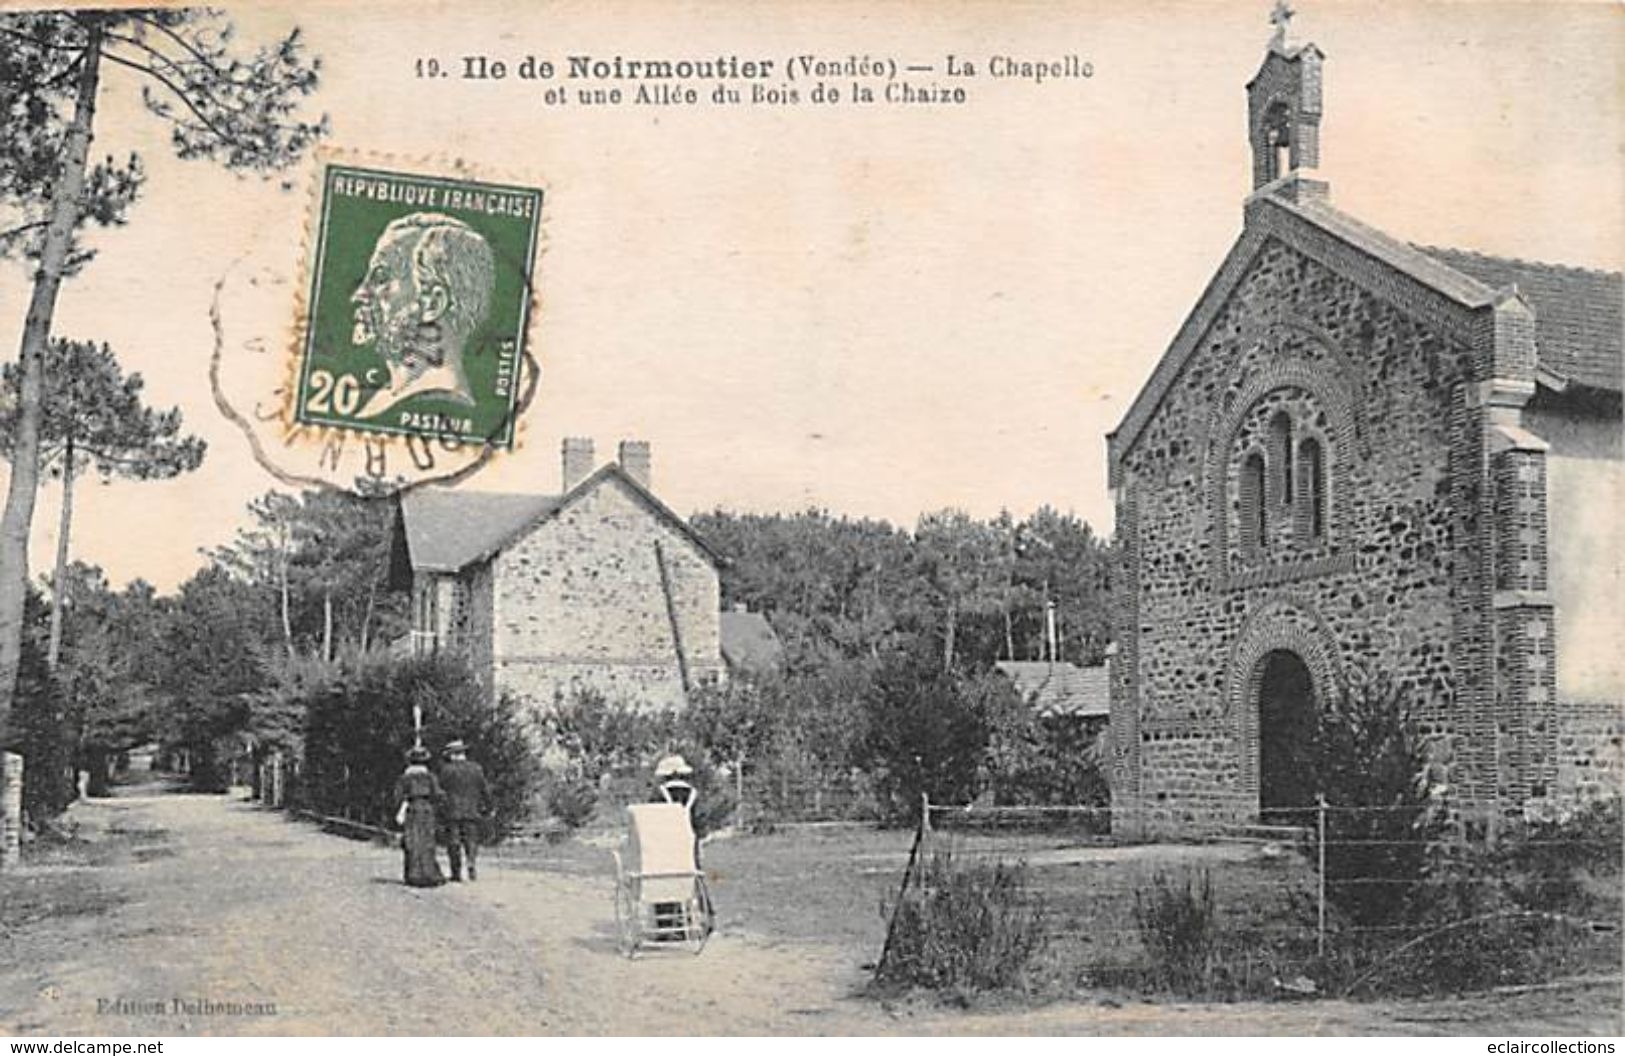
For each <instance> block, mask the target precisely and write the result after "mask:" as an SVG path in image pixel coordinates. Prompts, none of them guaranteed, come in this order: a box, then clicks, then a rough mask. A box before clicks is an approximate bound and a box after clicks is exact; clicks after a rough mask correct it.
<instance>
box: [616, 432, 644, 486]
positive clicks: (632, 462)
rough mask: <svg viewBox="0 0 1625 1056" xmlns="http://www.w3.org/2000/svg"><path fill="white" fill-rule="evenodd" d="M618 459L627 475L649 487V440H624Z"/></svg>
mask: <svg viewBox="0 0 1625 1056" xmlns="http://www.w3.org/2000/svg"><path fill="white" fill-rule="evenodd" d="M616 461H618V462H620V464H621V468H622V469H623V470H625V471H626V475H627V476H629V477H631V478H632V479H633V480H635V481H637V482H638V483H639V484H641V485H643V486H644V487H645V488H647V487H649V441H647V440H622V441H621V449H620V453H619V455H618V456H617V459H616Z"/></svg>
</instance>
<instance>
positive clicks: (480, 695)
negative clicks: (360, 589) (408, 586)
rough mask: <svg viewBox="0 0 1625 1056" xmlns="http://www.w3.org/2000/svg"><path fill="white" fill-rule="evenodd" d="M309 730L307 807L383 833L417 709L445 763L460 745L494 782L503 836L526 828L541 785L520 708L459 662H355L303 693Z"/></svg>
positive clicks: (364, 658) (303, 793) (303, 687)
mask: <svg viewBox="0 0 1625 1056" xmlns="http://www.w3.org/2000/svg"><path fill="white" fill-rule="evenodd" d="M296 699H297V701H298V703H299V704H300V705H302V708H303V711H304V715H305V720H304V738H303V741H304V759H303V765H302V767H301V772H300V783H299V791H300V799H301V801H302V802H303V803H304V805H306V806H310V807H314V808H315V809H317V810H319V811H321V812H323V813H329V814H346V815H348V816H350V817H352V818H356V819H357V820H361V821H365V822H368V823H370V824H374V825H383V824H385V823H386V822H388V821H389V819H391V818H392V817H393V816H394V814H395V806H396V805H395V803H394V789H395V781H396V779H397V778H398V777H399V776H400V773H401V770H402V768H403V766H404V765H405V764H404V762H403V757H404V755H405V753H406V750H407V749H408V748H409V747H411V745H412V705H413V704H417V705H418V706H419V707H420V708H421V709H422V711H423V726H424V737H423V740H424V744H425V746H426V747H428V748H430V749H431V750H432V751H434V752H435V753H436V757H437V758H438V756H439V750H440V748H441V746H442V745H444V744H445V743H446V742H447V741H451V740H454V739H460V740H462V741H464V742H466V743H467V745H468V756H469V758H470V759H473V760H475V761H476V762H478V763H479V764H480V765H481V766H483V767H484V768H485V773H486V776H487V778H489V780H490V782H491V794H492V800H493V813H492V821H493V824H494V827H495V830H496V833H497V834H499V835H500V834H502V833H504V832H506V831H507V830H508V829H510V828H511V827H512V826H513V825H514V824H515V823H517V822H518V821H520V820H521V819H522V818H523V817H524V814H525V812H526V809H527V808H528V806H529V803H530V799H531V797H532V795H533V793H534V792H535V791H536V789H537V788H538V785H539V780H540V766H539V764H538V762H537V760H536V755H535V751H534V748H533V746H532V745H531V743H530V741H529V739H528V738H527V737H526V735H525V732H524V723H523V720H522V716H521V704H520V702H519V701H517V700H515V699H514V698H512V697H509V696H508V695H506V694H504V695H502V696H500V697H499V698H498V699H497V700H495V701H492V700H491V699H490V698H489V697H488V696H487V694H486V691H485V688H484V686H482V685H481V684H480V682H479V680H478V679H477V678H475V676H474V674H473V673H472V672H471V671H469V670H468V668H467V667H466V666H465V665H464V664H463V663H462V662H461V661H459V660H457V659H455V658H452V657H444V656H435V657H415V658H412V659H408V660H401V659H398V658H395V657H390V656H385V655H381V654H362V655H357V656H353V657H347V658H345V659H343V660H341V661H339V662H337V663H335V664H334V665H332V667H331V669H330V671H329V672H328V673H327V674H326V676H325V677H324V678H323V679H321V680H319V681H306V682H301V683H300V684H299V688H298V690H297V696H296Z"/></svg>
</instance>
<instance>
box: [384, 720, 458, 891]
mask: <svg viewBox="0 0 1625 1056" xmlns="http://www.w3.org/2000/svg"><path fill="white" fill-rule="evenodd" d="M432 758H433V756H432V755H431V754H430V753H429V750H428V749H427V748H413V749H412V750H411V751H409V752H407V753H406V772H405V773H403V774H402V775H401V776H400V779H399V780H397V781H396V782H395V799H396V800H397V801H398V802H399V803H400V804H401V811H402V815H403V816H402V820H401V848H402V849H403V850H404V851H405V852H406V882H407V883H408V884H410V885H411V886H413V887H435V886H437V885H439V884H443V883H445V882H446V878H445V877H444V876H442V875H441V873H440V862H439V861H438V860H437V859H436V858H435V851H434V841H435V819H434V811H435V804H436V803H438V802H439V801H440V780H439V779H438V778H436V777H435V776H434V772H433V771H431V770H430V769H429V767H428V765H427V764H428V762H429V760H430V759H432Z"/></svg>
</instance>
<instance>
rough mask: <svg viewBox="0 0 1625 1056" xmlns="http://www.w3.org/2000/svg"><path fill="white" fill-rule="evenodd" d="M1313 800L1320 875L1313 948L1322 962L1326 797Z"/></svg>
mask: <svg viewBox="0 0 1625 1056" xmlns="http://www.w3.org/2000/svg"><path fill="white" fill-rule="evenodd" d="M1315 800H1316V803H1317V806H1316V809H1315V813H1316V815H1317V818H1316V820H1317V823H1318V828H1319V830H1320V838H1319V840H1318V841H1317V842H1318V844H1319V846H1318V847H1317V850H1318V851H1319V855H1320V868H1319V870H1318V872H1319V874H1320V882H1319V887H1320V891H1319V897H1318V899H1317V901H1318V902H1319V903H1320V919H1319V920H1318V921H1317V922H1316V925H1315V948H1316V949H1317V950H1318V951H1319V952H1320V959H1321V960H1322V961H1324V960H1325V959H1326V797H1325V796H1321V795H1317V796H1316V797H1315Z"/></svg>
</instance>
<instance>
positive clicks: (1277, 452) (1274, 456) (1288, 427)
mask: <svg viewBox="0 0 1625 1056" xmlns="http://www.w3.org/2000/svg"><path fill="white" fill-rule="evenodd" d="M1270 465H1271V466H1273V467H1275V471H1276V475H1275V493H1274V495H1273V496H1272V498H1274V499H1275V501H1277V502H1279V503H1280V504H1281V505H1283V506H1290V505H1292V416H1291V415H1290V414H1288V413H1286V412H1285V411H1276V412H1275V417H1273V418H1271V419H1270Z"/></svg>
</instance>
